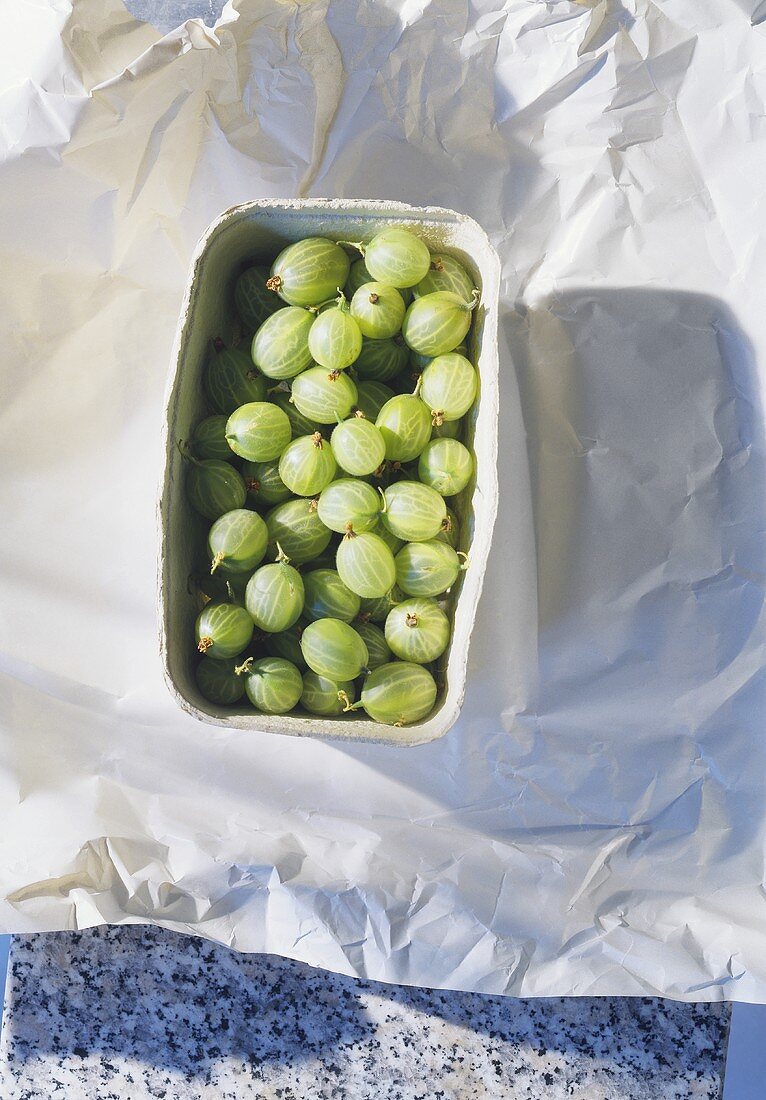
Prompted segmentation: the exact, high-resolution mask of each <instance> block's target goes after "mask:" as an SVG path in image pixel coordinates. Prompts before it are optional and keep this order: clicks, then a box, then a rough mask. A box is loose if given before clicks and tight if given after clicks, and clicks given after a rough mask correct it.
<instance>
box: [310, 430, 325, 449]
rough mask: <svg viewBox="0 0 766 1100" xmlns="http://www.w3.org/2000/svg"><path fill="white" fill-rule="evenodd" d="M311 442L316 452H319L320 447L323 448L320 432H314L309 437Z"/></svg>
mask: <svg viewBox="0 0 766 1100" xmlns="http://www.w3.org/2000/svg"><path fill="white" fill-rule="evenodd" d="M311 442H312V443H313V444H314V446H315V447H316V448H317V450H318V451H321V450H322V447H323V446H324V439H323V438H322V433H321V432H314V434H313V435H312V437H311Z"/></svg>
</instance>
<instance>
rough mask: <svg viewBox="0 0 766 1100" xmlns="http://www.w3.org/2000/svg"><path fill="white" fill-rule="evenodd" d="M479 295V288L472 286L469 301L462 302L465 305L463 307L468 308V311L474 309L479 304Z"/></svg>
mask: <svg viewBox="0 0 766 1100" xmlns="http://www.w3.org/2000/svg"><path fill="white" fill-rule="evenodd" d="M480 297H481V293H480V291H479V288H478V287H474V288H473V294H472V295H471V301H470V302H464V303H463V304H464V305H465V308H466V309H467V310H468V312H469V313H470V312H471V310H474V309H476V307H477V305H478V304H479V298H480Z"/></svg>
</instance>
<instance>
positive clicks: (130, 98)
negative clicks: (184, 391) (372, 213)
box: [0, 0, 766, 1000]
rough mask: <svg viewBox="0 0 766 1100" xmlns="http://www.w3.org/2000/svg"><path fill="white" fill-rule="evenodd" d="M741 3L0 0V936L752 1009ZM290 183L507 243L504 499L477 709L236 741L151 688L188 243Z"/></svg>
mask: <svg viewBox="0 0 766 1100" xmlns="http://www.w3.org/2000/svg"><path fill="white" fill-rule="evenodd" d="M752 8H753V5H749V6H748V4H747V3H745V0H741V2H735V0H715V2H713V0H668V2H666V3H652V2H650V0H626V2H625V3H624V4H620V3H618V2H614V3H613V2H609V0H602V2H599V3H587V4H586V3H575V2H569V0H546V2H529V0H514V2H508V3H506V4H505V5H502V4H500V3H495V4H493V3H491V2H485V0H477V2H475V3H472V4H468V3H462V2H460V3H456V2H454V0H433V2H430V3H429V2H428V0H418V2H415V0H376V2H372V0H367V2H364V0H362V2H361V3H360V2H357V0H330V2H329V3H328V2H327V0H308V2H306V3H300V4H293V3H284V2H278V0H260V2H256V0H242V2H241V3H237V4H236V5H234V6H232V5H231V4H229V5H228V6H227V8H226V9H225V11H224V15H223V17H222V19H221V20H220V22H219V23H218V25H217V26H216V28H215V29H214V30H209V29H206V28H205V27H204V26H203V25H202V24H201V23H197V22H190V23H188V24H187V25H186V26H185V27H181V28H179V29H178V30H177V31H174V32H173V33H171V34H168V35H167V36H165V37H164V38H160V36H159V33H158V32H157V31H155V30H153V29H152V28H150V27H148V26H144V25H141V24H138V23H136V22H135V21H134V20H133V19H132V18H131V17H130V16H128V15H127V13H126V12H125V10H124V8H122V7H121V6H120V5H119V4H117V3H116V2H115V0H108V2H105V0H80V2H78V3H76V4H75V5H74V7H73V8H72V6H71V5H70V4H69V3H67V2H65V0H55V2H54V0H51V2H50V3H49V4H48V5H47V6H46V5H45V4H40V5H35V6H33V5H18V4H15V3H12V2H11V0H7V3H6V4H5V5H4V6H3V25H4V27H5V28H6V33H5V34H4V35H3V37H2V39H0V93H1V94H0V149H1V150H2V167H1V168H0V293H1V296H0V303H1V304H0V327H1V328H2V342H3V349H4V353H3V356H2V402H0V450H1V451H2V457H3V466H2V468H3V477H2V480H1V481H0V489H1V491H2V493H3V497H4V499H3V510H2V516H3V523H2V536H0V537H1V538H2V567H1V568H0V574H1V580H0V585H1V589H0V609H1V613H2V654H1V655H0V676H1V684H2V687H1V689H0V701H1V703H2V713H3V717H2V736H1V739H0V813H1V820H0V876H1V879H0V885H1V886H2V889H1V890H0V894H1V895H2V898H3V901H2V902H0V922H1V924H2V928H3V929H4V930H6V931H24V930H26V931H30V930H46V929H60V928H81V927H85V926H88V925H93V924H99V923H104V922H110V923H111V922H117V923H119V922H123V923H124V922H152V923H155V924H160V925H163V926H165V927H170V928H174V929H177V930H181V931H189V932H195V933H199V934H201V935H204V936H207V937H210V938H211V939H216V940H219V941H221V942H224V943H227V944H230V945H231V946H233V947H235V948H237V949H239V950H244V951H272V952H277V953H279V954H282V955H285V956H288V957H291V958H296V959H302V960H305V961H306V962H309V963H312V964H314V965H317V966H323V967H327V968H330V969H333V970H337V971H341V972H343V973H347V974H357V975H364V976H367V977H370V978H376V979H382V980H386V981H392V982H406V983H414V984H422V985H429V986H446V987H454V988H460V989H472V990H480V991H486V992H501V993H509V994H521V995H543V994H544V995H554V994H555V995H561V994H590V995H593V994H667V995H669V996H673V997H678V998H685V999H690V1000H702V999H720V998H738V999H745V1000H748V999H749V1000H766V901H765V899H764V835H765V834H766V751H765V747H764V738H763V715H764V682H765V681H764V673H763V665H764V641H765V632H764V616H763V594H764V557H765V555H766V542H765V541H764V538H765V536H764V529H765V527H766V499H764V484H765V477H764V421H763V408H762V389H763V381H764V373H763V368H762V366H760V365H759V358H761V357H762V354H763V352H764V350H766V309H764V305H763V301H764V286H766V252H765V250H764V235H763V221H764V216H763V203H764V185H763V180H764V178H766V176H765V175H764V167H765V165H764V161H765V160H766V157H765V156H764V148H765V145H764V132H765V129H766V123H765V122H764V114H765V109H764V98H765V97H766V45H765V42H766V40H765V34H766V29H765V28H764V26H762V25H760V24H759V21H758V20H759V17H758V15H757V14H756V15H754V16H753V17H752V21H751V12H752ZM293 195H319V196H339V197H344V196H355V197H372V198H389V199H401V200H403V201H406V202H411V203H415V204H436V205H442V206H447V207H453V208H456V209H458V210H462V211H465V212H466V213H468V214H470V215H472V216H473V217H475V218H476V219H477V220H479V221H480V222H481V223H482V225H483V226H484V227H485V229H486V230H487V231H488V232H489V233H490V235H491V237H492V239H493V241H494V243H495V245H496V247H497V249H498V251H499V253H500V255H501V259H502V262H503V265H504V272H503V273H504V284H503V292H504V311H503V317H502V328H503V331H502V334H501V335H502V347H501V356H502V373H503V377H502V391H501V407H502V411H501V420H502V425H501V468H500V479H501V505H500V509H501V511H500V519H499V521H498V527H497V529H496V535H495V542H494V548H493V553H492V555H491V558H490V567H489V571H488V577H487V584H486V586H485V591H484V596H483V598H482V603H481V606H480V612H479V618H478V622H477V627H476V630H475V634H474V640H473V644H472V648H471V655H470V672H469V686H468V694H467V699H466V705H465V708H464V712H463V715H462V718H461V720H460V722H459V723H458V725H457V727H455V728H454V729H453V730H452V731H451V733H450V734H448V735H447V737H446V738H444V739H443V740H442V741H439V742H436V743H433V744H430V745H425V746H421V747H418V748H413V749H406V750H405V749H391V748H385V747H382V746H364V745H357V744H353V745H349V744H342V743H337V744H334V743H313V742H311V741H305V742H304V741H301V740H297V739H291V738H280V737H279V736H277V735H266V734H255V735H254V734H242V733H237V732H231V733H229V732H226V731H222V730H219V729H215V728H213V727H206V726H204V725H201V724H198V723H195V722H194V721H193V720H191V719H189V718H187V717H185V716H184V715H183V714H182V713H181V712H180V711H178V710H177V709H176V708H175V706H174V704H173V703H172V701H171V699H170V696H169V695H168V693H167V691H166V689H165V686H164V684H163V682H162V676H161V670H160V662H159V656H158V649H157V636H156V611H155V555H156V534H155V499H156V492H157V484H158V479H159V474H160V462H161V454H160V446H159V436H160V427H161V415H162V396H163V390H164V386H165V378H166V371H167V368H168V363H169V357H170V349H171V344H172V339H173V333H174V329H175V325H176V321H177V315H178V311H179V307H180V303H181V297H182V293H183V289H184V285H185V280H186V275H187V264H188V260H189V257H190V255H191V252H192V250H193V248H194V245H195V242H196V240H197V238H198V237H199V235H200V234H201V232H202V231H203V230H204V228H205V227H206V225H207V224H208V223H209V222H210V221H211V220H212V219H213V218H214V217H216V216H217V215H218V214H219V213H220V212H221V211H222V210H223V209H224V208H225V207H227V206H229V205H231V204H233V203H237V202H242V201H245V200H248V199H253V198H258V197H268V196H293ZM517 380H518V381H517ZM525 428H526V433H527V436H526V438H525V434H524V432H525ZM530 474H531V477H530ZM533 518H534V526H533Z"/></svg>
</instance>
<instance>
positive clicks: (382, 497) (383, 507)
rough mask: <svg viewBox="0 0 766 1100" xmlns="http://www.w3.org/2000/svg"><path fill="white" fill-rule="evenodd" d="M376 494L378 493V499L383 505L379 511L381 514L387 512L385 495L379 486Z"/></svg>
mask: <svg viewBox="0 0 766 1100" xmlns="http://www.w3.org/2000/svg"><path fill="white" fill-rule="evenodd" d="M378 492H379V493H380V499H381V500H382V501H383V504H382V506H381V509H380V510H381V512H387V511H388V501H387V500H386V494H385V493H384V492H383V490H382V489H381V487H380V486H378Z"/></svg>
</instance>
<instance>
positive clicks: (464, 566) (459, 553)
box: [455, 550, 471, 570]
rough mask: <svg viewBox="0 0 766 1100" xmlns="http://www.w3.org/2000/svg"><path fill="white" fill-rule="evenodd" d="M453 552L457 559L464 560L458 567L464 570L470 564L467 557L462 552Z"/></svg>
mask: <svg viewBox="0 0 766 1100" xmlns="http://www.w3.org/2000/svg"><path fill="white" fill-rule="evenodd" d="M455 552H456V554H457V556H458V557H459V558H465V561H464V562H463V564H462V565H461V566H460V568H461V570H466V569H467V568H468V566H469V565H470V564H471V562H470V559H469V557H468V555H467V554H466V552H465V551H464V550H456V551H455Z"/></svg>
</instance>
